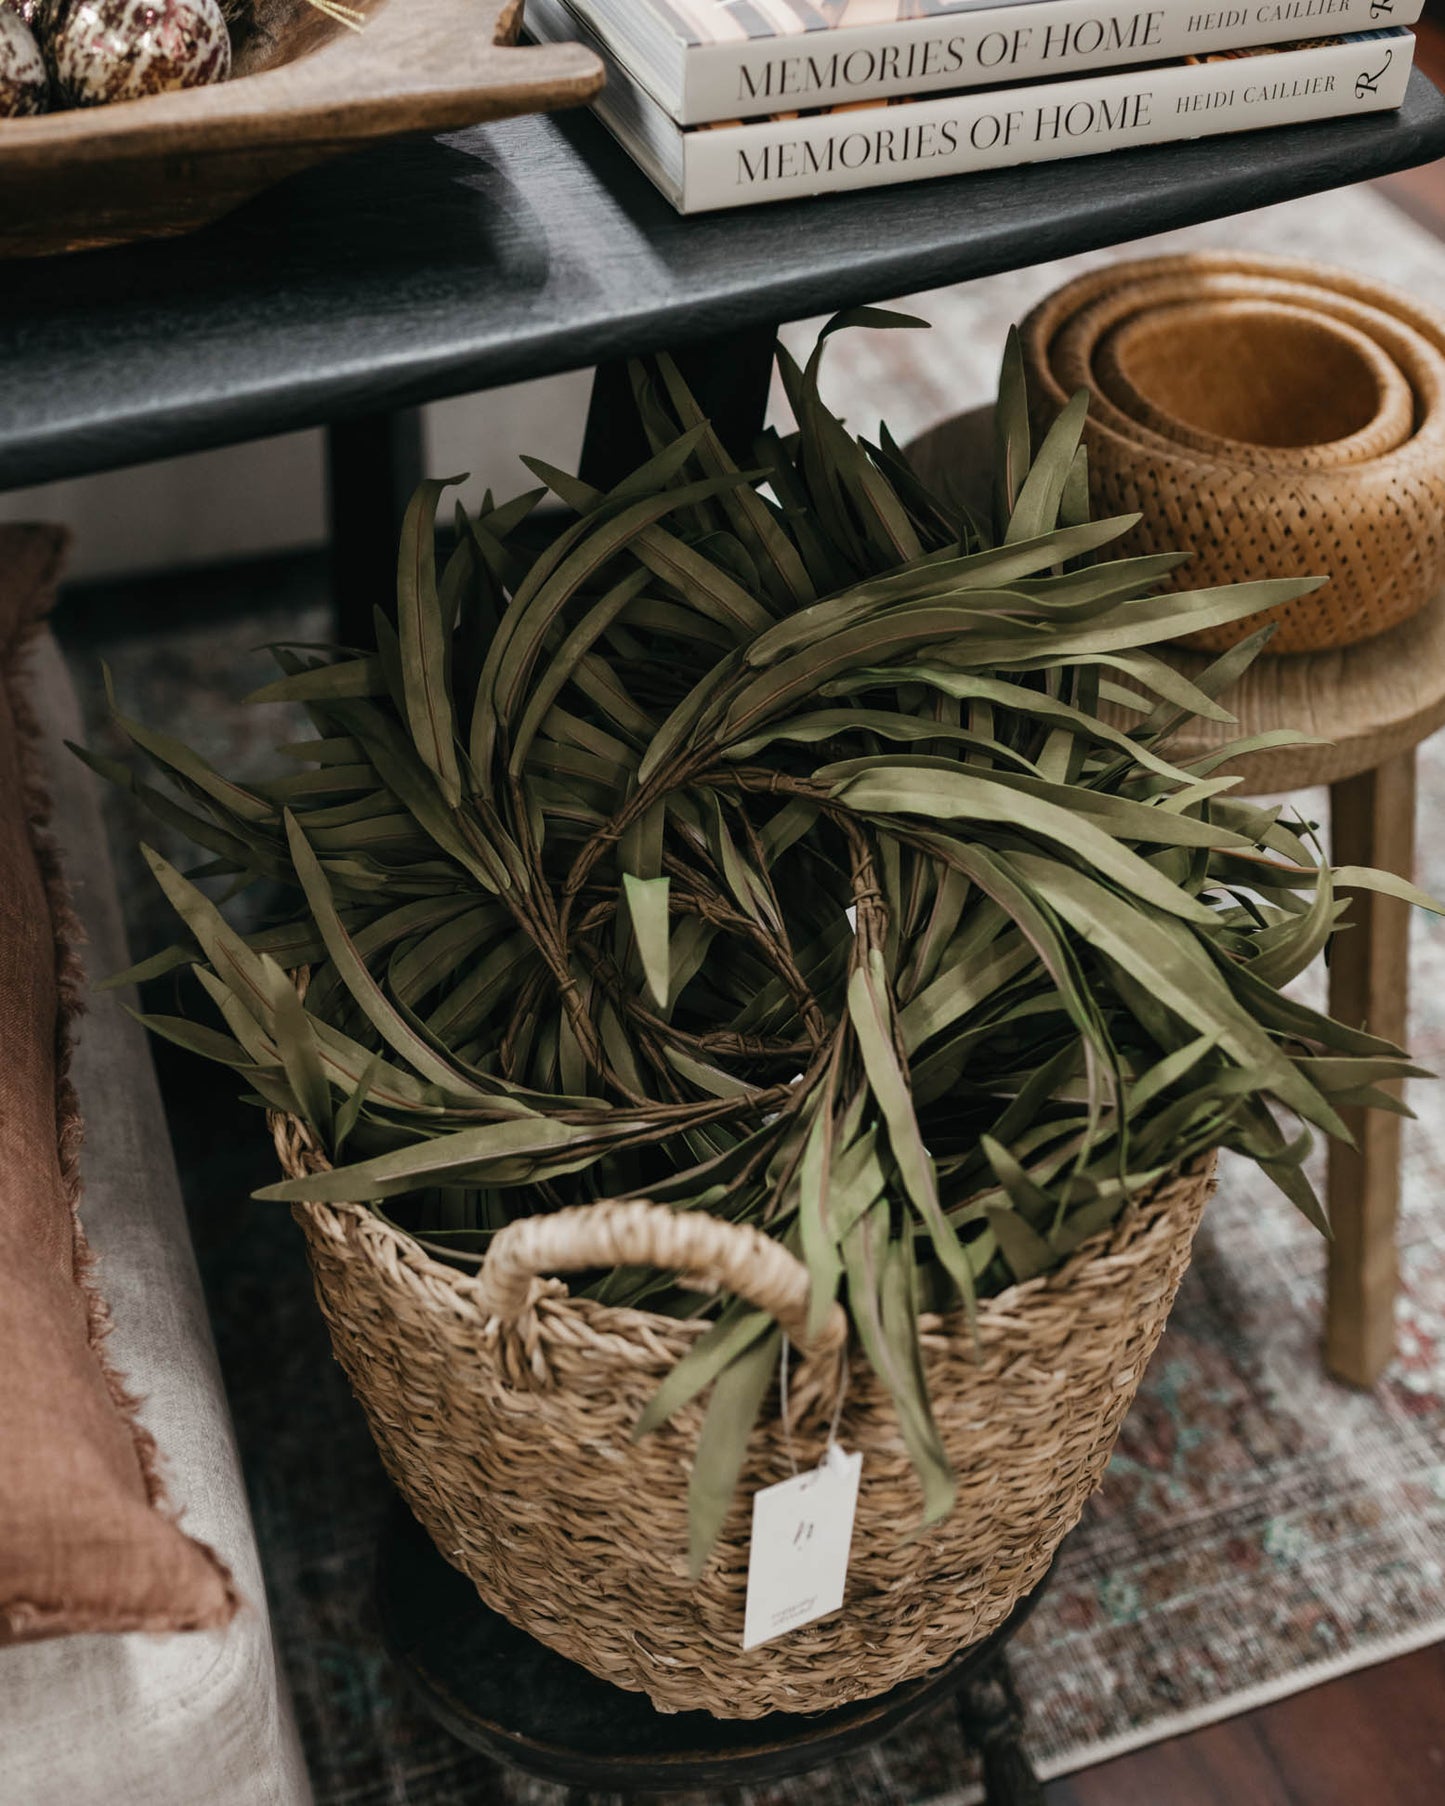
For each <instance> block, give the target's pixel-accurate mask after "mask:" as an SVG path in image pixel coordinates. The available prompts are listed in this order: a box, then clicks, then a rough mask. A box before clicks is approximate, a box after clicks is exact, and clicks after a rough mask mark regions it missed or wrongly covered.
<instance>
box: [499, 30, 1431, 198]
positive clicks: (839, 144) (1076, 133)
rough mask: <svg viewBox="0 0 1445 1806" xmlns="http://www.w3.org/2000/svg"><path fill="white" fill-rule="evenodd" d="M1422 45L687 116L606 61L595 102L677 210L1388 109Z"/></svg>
mask: <svg viewBox="0 0 1445 1806" xmlns="http://www.w3.org/2000/svg"><path fill="white" fill-rule="evenodd" d="M531 8H532V10H531V15H530V16H531V19H532V27H531V29H532V31H533V35H534V36H538V37H542V38H544V39H552V38H553V37H554V34H555V35H556V36H565V35H567V33H568V31H569V30H570V29H572V28H571V27H569V25H568V14H567V10H566V7H565V6H564V5H563V4H562V0H531ZM584 41H586V40H585V38H584ZM602 54H603V55H604V58H605V52H603V53H602ZM1414 54H1415V34H1414V33H1413V32H1412V31H1405V30H1394V31H1376V32H1362V33H1358V34H1356V35H1355V36H1353V37H1349V38H1327V39H1318V40H1311V41H1309V42H1307V43H1303V44H1284V45H1278V46H1273V47H1270V48H1267V49H1263V50H1246V51H1226V52H1221V53H1219V54H1218V55H1215V56H1209V57H1191V58H1189V59H1188V60H1186V61H1184V62H1175V63H1161V64H1151V65H1147V66H1145V67H1142V68H1137V69H1128V70H1122V71H1116V72H1113V73H1104V74H1099V75H1080V76H1075V77H1074V78H1073V79H1072V80H1070V81H1062V82H1033V83H1023V84H1020V85H1017V86H1014V87H1010V88H1002V89H987V90H967V91H965V92H963V93H959V94H947V95H943V96H940V97H936V98H933V99H929V100H907V101H877V102H874V103H872V104H870V105H866V106H861V107H835V108H832V109H830V110H828V111H826V112H820V113H795V114H785V115H781V116H779V117H777V118H774V119H766V120H754V121H750V122H748V123H737V124H731V125H708V126H697V127H693V128H691V129H684V128H682V127H680V126H678V125H677V124H676V123H675V122H674V121H673V120H672V119H670V118H669V117H668V116H667V114H666V113H664V112H663V110H662V108H661V107H660V106H659V105H658V104H657V102H656V101H655V100H653V99H652V97H651V96H650V95H649V94H647V93H646V91H645V90H644V89H642V88H640V87H639V86H638V85H637V84H636V83H635V82H632V81H630V80H629V79H628V77H627V76H626V74H625V73H624V72H623V71H622V70H621V69H619V68H618V67H617V66H616V65H615V64H613V63H610V62H609V66H608V78H607V86H606V88H605V89H604V90H603V91H602V93H601V94H600V95H599V96H598V98H597V99H596V100H595V101H594V102H593V103H592V106H593V110H594V111H595V112H596V114H597V115H598V117H599V118H600V119H601V120H602V122H603V123H604V124H605V125H606V126H607V127H608V129H609V130H610V131H611V132H612V134H613V135H614V137H616V138H617V139H618V141H619V142H620V143H621V144H622V146H623V148H624V149H625V150H626V151H627V152H628V154H629V155H630V156H631V157H632V158H633V159H634V161H635V162H637V163H638V164H639V165H640V167H641V168H642V169H643V170H644V172H645V173H646V174H647V175H648V176H649V177H651V179H652V181H653V182H654V183H656V185H657V186H658V187H659V188H660V189H661V190H662V192H663V193H664V194H665V195H666V196H667V198H668V199H669V200H670V201H671V202H672V203H673V205H674V206H675V207H676V208H677V209H678V211H679V212H681V213H708V212H715V211H716V210H717V209H719V208H722V207H745V206H750V205H753V204H755V203H757V202H760V201H786V200H795V199H798V198H801V197H803V196H806V195H816V194H831V193H835V192H837V191H839V190H843V189H854V188H876V187H883V186H885V185H887V184H890V183H897V182H917V181H923V180H926V179H928V178H931V177H935V176H952V175H963V174H966V173H968V172H970V171H974V170H986V169H1004V168H1008V167H1011V166H1014V165H1018V164H1023V163H1044V162H1051V161H1055V160H1057V159H1060V158H1064V157H1087V156H1092V155H1095V154H1096V153H1098V152H1101V151H1110V150H1126V149H1129V148H1131V147H1133V146H1135V145H1141V144H1168V143H1172V142H1175V141H1178V140H1181V139H1187V138H1203V137H1209V136H1213V135H1216V134H1220V133H1225V132H1243V131H1251V130H1262V129H1263V128H1265V127H1268V126H1278V125H1292V124H1296V123H1304V122H1306V121H1309V120H1319V119H1333V118H1337V117H1340V116H1343V115H1346V114H1364V113H1380V112H1387V111H1390V110H1391V109H1393V108H1396V107H1399V106H1400V105H1401V103H1402V102H1403V100H1404V98H1405V89H1406V86H1407V84H1408V82H1409V78H1410V67H1411V64H1412V62H1413V60H1414Z"/></svg>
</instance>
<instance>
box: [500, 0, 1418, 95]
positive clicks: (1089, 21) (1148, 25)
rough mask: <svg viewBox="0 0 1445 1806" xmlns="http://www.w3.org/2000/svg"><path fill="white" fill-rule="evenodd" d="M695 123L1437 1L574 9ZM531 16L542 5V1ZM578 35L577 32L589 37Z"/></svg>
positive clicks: (1242, 40) (718, 0) (1364, 27)
mask: <svg viewBox="0 0 1445 1806" xmlns="http://www.w3.org/2000/svg"><path fill="white" fill-rule="evenodd" d="M568 4H569V5H570V7H571V10H572V12H573V13H574V14H575V15H576V16H577V17H578V18H579V19H580V20H581V21H582V23H583V24H584V25H586V26H587V27H588V28H589V29H590V30H591V31H592V32H593V33H594V34H595V36H596V37H597V38H599V39H600V40H601V42H602V43H603V44H604V45H605V46H606V47H607V49H608V50H609V51H610V53H611V55H612V56H613V57H614V58H615V60H616V61H617V62H618V63H620V64H621V65H622V67H623V68H625V69H626V70H627V71H628V73H629V75H630V76H631V77H632V79H633V80H634V81H636V82H638V83H640V84H641V86H642V87H644V88H645V89H647V91H648V92H649V93H650V94H651V95H652V97H653V99H654V100H656V101H658V102H660V104H661V105H662V107H663V108H664V110H665V111H667V112H668V113H670V114H671V115H672V117H673V118H674V119H675V120H677V122H678V123H679V124H680V125H703V124H707V123H708V122H710V121H713V120H720V119H729V120H731V119H753V118H761V117H765V116H767V115H769V114H772V113H779V112H782V111H784V110H785V109H794V108H813V107H827V106H839V105H847V104H850V103H853V102H858V101H865V100H886V99H889V98H891V97H893V96H894V95H899V94H904V95H907V96H909V98H910V99H918V98H920V97H922V96H923V95H926V94H933V93H942V92H948V91H952V90H954V89H957V88H976V87H990V88H998V87H1002V86H1003V85H1004V84H1005V83H1007V82H1012V81H1045V80H1048V79H1050V78H1052V77H1059V78H1062V77H1066V76H1069V75H1079V74H1084V73H1087V72H1088V71H1090V70H1095V69H1109V68H1123V67H1128V66H1132V65H1133V64H1136V63H1149V62H1166V61H1169V60H1170V59H1173V58H1178V57H1185V56H1192V55H1195V54H1199V53H1206V52H1209V51H1215V50H1238V49H1249V48H1252V47H1254V46H1256V45H1261V44H1277V43H1279V42H1281V41H1282V40H1288V39H1298V38H1304V37H1317V36H1323V35H1328V36H1330V37H1342V36H1344V35H1346V34H1347V33H1352V32H1361V31H1378V30H1383V29H1386V28H1389V27H1391V26H1396V25H1413V24H1414V23H1415V21H1416V20H1417V19H1418V18H1419V17H1420V14H1421V12H1422V11H1423V10H1424V5H1425V0H1268V3H1267V4H1265V3H1263V0H1239V3H1237V4H1233V5H1228V4H1221V3H1220V0H1163V3H1162V4H1157V5H1152V6H1151V5H1142V4H1139V3H1138V0H1135V3H1133V4H1130V3H1129V0H1125V3H1124V4H1122V5H1121V4H1117V3H1116V4H1110V3H1109V0H568ZM528 10H529V12H530V11H531V10H532V6H531V5H530V4H529V9H528ZM574 35H575V34H574Z"/></svg>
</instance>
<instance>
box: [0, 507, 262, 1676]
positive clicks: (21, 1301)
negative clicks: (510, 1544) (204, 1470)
mask: <svg viewBox="0 0 1445 1806" xmlns="http://www.w3.org/2000/svg"><path fill="white" fill-rule="evenodd" d="M62 550H63V538H62V536H61V535H60V534H59V533H57V532H56V531H55V530H53V529H49V528H43V527H11V528H3V529H0V875H3V876H0V1375H3V1376H4V1382H3V1384H0V1644H4V1643H13V1642H23V1641H28V1640H31V1639H35V1638H40V1637H49V1636H57V1635H60V1634H62V1633H66V1632H75V1631H128V1630H148V1631H168V1630H170V1631H173V1630H192V1629H199V1628H203V1627H207V1626H216V1625H221V1624H224V1623H226V1622H227V1621H228V1620H229V1619H230V1618H231V1616H232V1615H233V1614H234V1612H235V1610H236V1606H237V1603H238V1600H237V1593H236V1589H235V1587H234V1585H233V1583H232V1581H231V1577H230V1575H229V1573H228V1572H227V1570H226V1568H225V1567H224V1566H223V1565H222V1563H221V1562H220V1561H219V1560H218V1558H217V1557H216V1556H215V1555H214V1554H212V1552H211V1551H210V1550H209V1549H207V1548H205V1547H204V1546H203V1545H202V1544H200V1543H198V1542H196V1541H194V1540H193V1539H191V1538H190V1537H188V1536H186V1535H185V1534H184V1533H183V1532H182V1531H181V1529H180V1528H179V1526H178V1524H177V1522H176V1519H175V1514H174V1513H173V1512H172V1511H171V1509H170V1508H169V1506H168V1504H167V1501H166V1497H165V1492H164V1487H163V1484H162V1480H161V1476H160V1471H159V1463H158V1458H157V1451H156V1447H155V1443H154V1441H153V1440H152V1438H151V1436H150V1434H149V1432H148V1431H146V1430H145V1429H144V1428H143V1427H142V1425H141V1424H140V1422H139V1421H138V1419H137V1416H136V1406H135V1401H134V1400H132V1398H131V1397H130V1395H129V1393H128V1392H127V1390H126V1387H125V1383H124V1381H123V1379H122V1378H121V1377H120V1375H119V1374H118V1373H117V1372H116V1371H115V1369H114V1368H113V1367H112V1366H111V1364H110V1363H109V1362H108V1360H107V1359H106V1356H105V1352H104V1346H103V1345H104V1339H105V1336H106V1334H107V1332H108V1329H109V1321H110V1320H109V1315H108V1312H107V1310H106V1306H105V1304H104V1302H103V1300H102V1297H101V1294H100V1292H99V1291H98V1290H97V1288H96V1286H95V1284H94V1282H93V1279H92V1275H91V1259H90V1253H89V1250H88V1248H87V1245H86V1240H85V1235H84V1232H83V1230H82V1229H81V1226H80V1220H79V1217H78V1216H77V1214H76V1210H77V1205H78V1203H79V1192H80V1174H79V1155H80V1141H81V1122H80V1115H79V1111H78V1109H77V1105H76V1099H75V1094H74V1091H73V1089H72V1086H71V1081H70V1073H69V1065H70V1036H71V1024H72V1021H73V1019H74V1017H75V1016H76V1014H77V1013H78V1011H79V1008H80V994H81V990H82V984H83V981H82V978H81V973H80V967H79V964H78V959H77V955H76V951H75V943H76V939H77V930H76V924H75V921H74V918H73V917H72V915H71V913H70V906H69V902H68V900H67V897H66V893H65V888H64V883H63V880H62V878H61V874H60V868H59V862H58V859H57V856H56V854H55V851H54V849H53V847H52V846H51V844H50V842H49V840H48V838H47V837H46V835H45V833H44V819H45V815H46V807H47V806H46V802H45V797H44V790H43V786H42V784H41V780H40V776H39V770H38V760H37V749H36V746H35V737H34V736H35V730H34V724H33V722H32V720H31V716H30V710H29V707H28V704H27V701H26V698H25V695H24V694H23V690H22V682H21V679H22V668H23V665H24V663H25V652H26V647H27V645H28V643H29V642H30V640H31V638H32V637H33V634H34V631H35V628H36V626H37V624H38V623H39V621H40V619H41V617H42V616H43V614H44V612H45V610H46V609H47V608H48V606H49V602H50V598H51V596H52V594H53V591H54V585H55V579H56V575H57V572H58V569H59V564H60V558H61V553H62Z"/></svg>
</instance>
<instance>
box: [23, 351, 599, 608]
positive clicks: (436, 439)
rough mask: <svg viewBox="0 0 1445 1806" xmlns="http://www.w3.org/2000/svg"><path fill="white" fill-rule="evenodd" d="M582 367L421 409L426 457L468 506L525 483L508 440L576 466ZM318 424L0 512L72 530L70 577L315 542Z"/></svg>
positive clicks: (86, 481) (50, 492)
mask: <svg viewBox="0 0 1445 1806" xmlns="http://www.w3.org/2000/svg"><path fill="white" fill-rule="evenodd" d="M591 380H592V379H591V372H590V371H586V370H577V371H571V372H569V373H568V374H567V375H565V376H555V377H548V378H546V379H545V380H543V381H541V382H533V383H518V384H515V385H514V386H512V387H510V388H505V389H493V390H491V391H489V392H488V393H486V394H482V395H464V396H458V397H457V398H456V399H454V400H451V401H444V402H439V403H437V404H436V405H434V406H432V407H429V408H427V409H426V410H425V433H426V453H427V468H428V469H429V470H430V471H432V472H434V473H435V474H437V475H445V476H450V475H452V474H454V473H455V472H457V471H462V470H466V471H470V472H471V473H472V480H471V481H470V482H469V483H468V485H467V487H466V489H465V490H464V491H463V494H464V496H465V499H466V500H467V502H468V504H469V505H470V506H473V507H475V506H476V505H477V504H478V503H479V502H480V501H481V497H482V493H483V491H484V490H485V489H486V488H488V487H490V488H492V489H493V490H494V491H496V492H497V494H498V495H499V496H506V495H511V494H514V493H515V492H516V491H517V490H519V489H525V488H529V487H531V486H532V478H531V477H530V476H529V475H528V473H527V471H526V469H525V468H524V466H523V465H521V464H520V463H519V462H518V461H517V454H518V453H519V452H524V451H525V452H528V453H530V454H532V455H534V456H536V457H539V458H545V459H546V460H547V461H548V462H549V463H553V464H557V465H560V466H562V467H563V468H564V469H575V468H576V462H577V457H578V454H579V452H580V451H581V448H582V429H583V425H584V423H585V421H586V416H587V397H588V393H589V390H590V386H591ZM323 509H324V491H323V470H322V438H321V434H320V433H319V432H310V433H291V434H288V435H287V436H286V437H285V438H280V439H263V440H254V441H252V442H251V443H250V444H247V445H237V446H230V447H227V448H226V449H224V450H221V451H211V452H197V453H195V454H194V455H193V456H191V457H187V458H168V459H165V460H163V461H161V462H160V463H155V464H140V465H136V466H134V467H132V468H131V469H128V470H116V471H109V472H106V473H105V474H103V475H100V476H92V477H78V478H75V479H73V480H70V481H66V482H61V483H46V484H42V485H40V486H39V487H37V488H34V489H20V490H12V491H10V492H8V493H4V494H0V521H13V520H54V521H63V522H64V523H65V524H66V525H68V526H69V527H70V528H71V530H72V532H73V533H74V535H75V543H74V547H73V550H72V555H71V561H70V571H71V574H72V576H75V577H112V576H121V575H129V574H134V573H144V572H146V571H152V570H161V569H164V568H166V567H168V566H175V565H187V564H192V565H194V564H209V563H214V562H216V561H218V560H221V559H225V558H235V557H241V556H245V555H247V554H254V553H260V552H275V551H287V550H292V549H300V548H304V547H310V546H317V545H320V544H321V543H322V540H323V538H324V535H325V528H324V524H323V523H324V513H323Z"/></svg>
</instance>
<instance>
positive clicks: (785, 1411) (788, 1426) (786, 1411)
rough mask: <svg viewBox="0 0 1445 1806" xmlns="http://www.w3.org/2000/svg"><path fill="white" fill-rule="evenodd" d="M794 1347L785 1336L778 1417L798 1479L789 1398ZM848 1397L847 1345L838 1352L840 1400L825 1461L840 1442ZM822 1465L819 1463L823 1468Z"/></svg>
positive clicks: (780, 1361) (826, 1449) (834, 1411)
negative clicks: (789, 1378) (789, 1371)
mask: <svg viewBox="0 0 1445 1806" xmlns="http://www.w3.org/2000/svg"><path fill="white" fill-rule="evenodd" d="M791 1346H792V1344H791V1343H790V1342H789V1340H788V1337H787V1336H786V1335H784V1337H783V1346H782V1351H781V1353H780V1354H779V1356H778V1415H779V1417H780V1418H781V1419H782V1424H783V1446H784V1448H786V1450H787V1451H788V1466H789V1468H790V1469H791V1470H792V1473H793V1477H794V1478H795V1479H796V1478H797V1473H798V1455H797V1451H796V1449H794V1447H793V1415H792V1407H791V1405H790V1402H789V1398H788V1350H789V1348H790V1347H791ZM847 1397H848V1347H847V1344H846V1343H845V1344H844V1345H843V1347H842V1348H840V1349H839V1350H838V1399H837V1403H836V1404H835V1405H834V1406H833V1421H832V1422H831V1423H830V1424H829V1425H828V1440H827V1443H826V1444H825V1445H824V1448H823V1460H824V1461H826V1460H827V1459H828V1450H829V1449H831V1448H833V1447H835V1446H836V1444H837V1441H838V1426H839V1424H841V1423H842V1421H843V1405H844V1402H845V1401H846V1399H847ZM821 1465H822V1463H821V1462H820V1463H819V1466H821Z"/></svg>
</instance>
